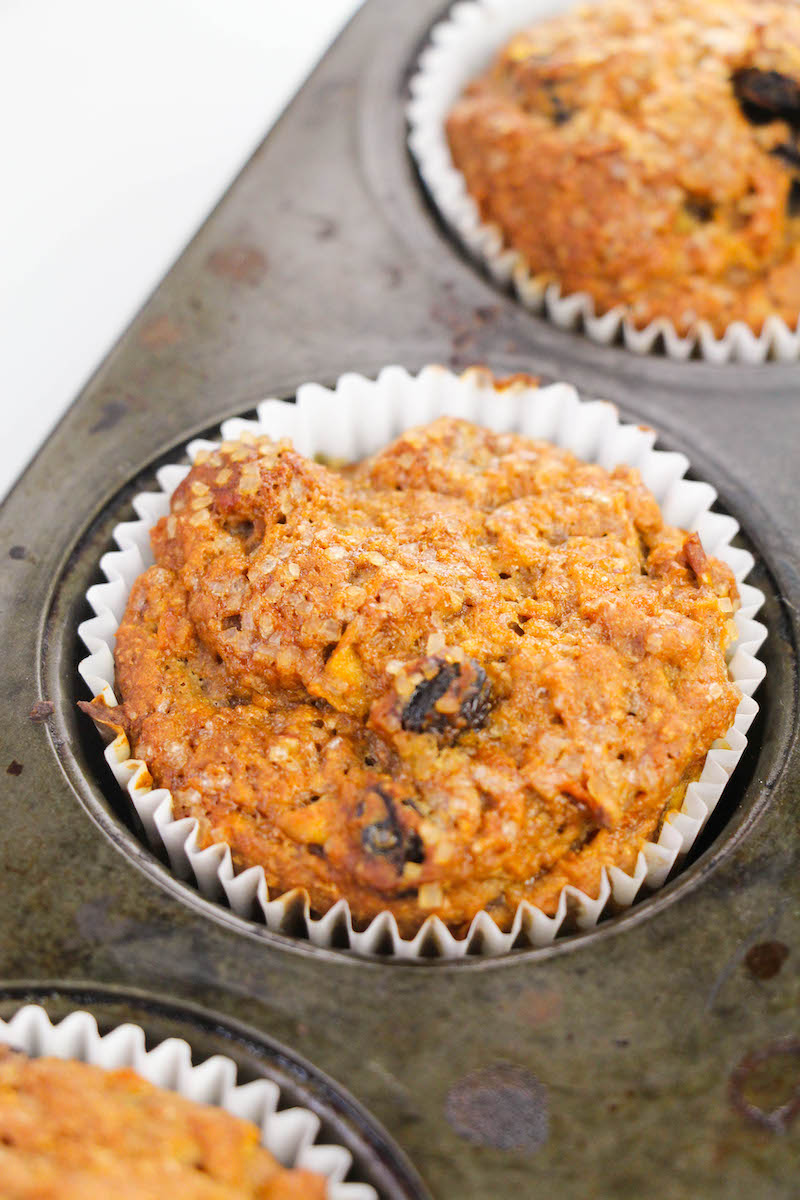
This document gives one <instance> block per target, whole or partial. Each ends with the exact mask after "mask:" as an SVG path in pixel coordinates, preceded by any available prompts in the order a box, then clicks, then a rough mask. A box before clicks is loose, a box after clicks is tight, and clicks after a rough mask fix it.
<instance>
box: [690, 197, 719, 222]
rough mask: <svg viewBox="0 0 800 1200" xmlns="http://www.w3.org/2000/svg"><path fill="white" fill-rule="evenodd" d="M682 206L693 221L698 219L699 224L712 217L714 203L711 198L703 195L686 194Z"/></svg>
mask: <svg viewBox="0 0 800 1200" xmlns="http://www.w3.org/2000/svg"><path fill="white" fill-rule="evenodd" d="M683 207H684V208H685V209H686V211H687V213H688V214H689V216H690V217H692V218H693V219H694V220H695V221H699V222H700V224H701V225H705V224H707V223H708V222H709V221H711V220H713V219H714V205H713V203H712V201H711V200H709V199H707V198H706V197H704V196H694V195H689V196H687V197H686V200H685V201H684V203H683Z"/></svg>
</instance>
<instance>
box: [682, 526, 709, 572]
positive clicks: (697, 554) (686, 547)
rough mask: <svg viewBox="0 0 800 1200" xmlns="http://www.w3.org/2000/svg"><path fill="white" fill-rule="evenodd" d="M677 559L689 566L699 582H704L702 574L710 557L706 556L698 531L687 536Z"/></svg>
mask: <svg viewBox="0 0 800 1200" xmlns="http://www.w3.org/2000/svg"><path fill="white" fill-rule="evenodd" d="M677 561H678V562H679V563H681V564H683V565H685V566H687V567H688V568H689V570H690V571H691V572H692V574H693V575H694V577H695V579H696V580H697V582H698V583H702V576H703V572H704V571H705V569H706V563H707V562H708V559H707V558H706V552H705V550H704V549H703V546H702V543H701V541H700V538H699V537H698V536H697V534H696V533H692V534H690V535H689V537H687V539H686V541H685V542H684V543H683V546H682V547H681V550H680V552H679V553H678V559H677Z"/></svg>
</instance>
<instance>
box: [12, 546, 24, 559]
mask: <svg viewBox="0 0 800 1200" xmlns="http://www.w3.org/2000/svg"><path fill="white" fill-rule="evenodd" d="M26 554H27V550H26V549H25V547H24V546H12V547H11V549H10V550H9V552H8V557H9V558H20V559H21V558H24V557H25V555H26Z"/></svg>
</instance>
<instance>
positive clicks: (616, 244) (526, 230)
mask: <svg viewBox="0 0 800 1200" xmlns="http://www.w3.org/2000/svg"><path fill="white" fill-rule="evenodd" d="M798 130H800V6H798V5H797V4H796V3H794V0H706V3H704V4H697V3H694V2H693V0H653V2H652V3H647V4H643V3H641V2H640V0H607V2H605V3H602V4H597V5H592V6H582V7H579V8H577V9H573V10H571V11H569V12H567V13H565V14H564V15H561V16H556V17H552V18H550V19H548V20H545V21H541V22H540V23H538V24H536V25H533V26H531V27H530V28H529V29H526V30H525V31H524V32H521V33H519V34H517V35H516V36H515V37H513V38H512V39H511V41H510V42H509V43H508V44H507V45H506V46H505V47H504V48H503V50H502V51H501V52H500V54H499V55H498V56H497V58H496V59H495V61H494V63H493V64H492V66H491V67H490V69H489V70H488V71H487V72H486V74H485V75H483V76H482V77H481V78H479V79H477V80H475V81H474V82H472V83H471V84H470V85H469V86H468V87H467V88H466V90H465V92H464V94H463V95H462V97H461V98H460V99H459V100H458V101H457V103H456V104H455V106H454V108H453V109H452V111H451V113H450V114H449V117H448V120H447V138H448V141H449V144H450V149H451V153H452V156H453V161H454V163H455V165H456V167H457V168H458V170H459V171H461V173H462V174H463V176H464V178H465V181H466V185H467V189H468V191H469V192H470V194H471V195H472V196H473V198H474V199H475V201H476V203H477V205H478V209H479V212H480V216H481V219H482V220H483V221H485V222H490V223H494V224H496V225H497V226H499V228H500V230H501V231H502V234H503V237H504V240H505V241H506V243H507V244H508V245H509V246H512V247H513V248H514V249H516V250H517V251H519V252H520V254H521V256H522V258H523V260H524V261H525V263H526V264H527V267H528V269H529V271H530V273H531V274H532V275H533V276H534V277H536V278H537V279H539V280H540V281H541V282H542V283H543V284H546V283H552V282H557V283H559V284H560V286H561V289H562V291H563V292H564V293H567V294H568V293H574V292H585V293H588V294H589V295H590V296H591V297H592V298H593V300H594V303H595V309H596V311H597V312H599V313H604V312H607V311H609V310H610V309H612V308H614V307H616V306H618V305H623V306H626V308H627V309H628V315H629V316H630V318H631V319H632V321H633V323H634V324H635V325H636V326H637V327H643V326H644V325H647V324H648V323H649V322H651V321H652V320H654V319H655V318H657V317H666V318H668V319H669V320H670V321H671V322H672V323H673V325H674V326H675V327H676V329H677V330H678V332H679V333H681V334H685V333H687V332H689V331H691V330H692V328H693V327H694V326H695V325H696V323H697V322H698V321H700V320H703V321H707V322H709V323H710V325H711V327H712V328H713V330H714V332H715V333H716V334H717V335H721V334H722V333H724V331H725V329H726V327H727V326H728V325H729V324H730V323H731V322H732V321H735V320H740V321H744V322H746V323H747V325H749V326H750V327H751V328H752V329H753V330H754V331H756V332H758V331H760V329H761V327H762V325H763V322H764V319H765V318H766V317H767V316H769V315H771V314H775V315H777V316H779V317H782V318H783V320H784V321H786V322H787V324H788V325H789V326H790V327H792V328H794V327H795V326H796V325H797V322H798V317H800V144H798V140H797V138H798Z"/></svg>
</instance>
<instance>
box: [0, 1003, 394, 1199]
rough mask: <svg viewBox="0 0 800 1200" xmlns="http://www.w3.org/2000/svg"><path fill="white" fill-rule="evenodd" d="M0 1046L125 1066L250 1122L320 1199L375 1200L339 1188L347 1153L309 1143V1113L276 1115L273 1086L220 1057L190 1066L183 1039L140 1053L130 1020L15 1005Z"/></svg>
mask: <svg viewBox="0 0 800 1200" xmlns="http://www.w3.org/2000/svg"><path fill="white" fill-rule="evenodd" d="M0 1044H5V1045H8V1046H10V1047H12V1048H13V1049H16V1050H21V1051H22V1052H23V1053H25V1054H27V1055H28V1057H30V1058H43V1057H46V1056H48V1057H55V1058H62V1059H77V1060H78V1061H80V1062H84V1063H90V1064H92V1065H94V1066H98V1067H103V1068H105V1069H109V1070H113V1069H118V1068H120V1067H130V1068H131V1069H132V1070H135V1071H136V1072H137V1073H138V1074H140V1075H142V1076H143V1077H144V1078H146V1079H148V1080H149V1082H150V1083H152V1084H154V1085H155V1086H156V1087H161V1088H164V1089H166V1090H167V1091H172V1092H177V1093H178V1094H179V1095H181V1096H183V1097H185V1099H187V1100H193V1101H195V1102H197V1103H199V1104H209V1105H212V1106H214V1107H216V1108H221V1109H224V1110H225V1111H226V1112H229V1113H231V1114H232V1115H233V1116H236V1117H244V1119H246V1120H249V1121H251V1122H252V1123H253V1124H255V1125H256V1126H258V1128H259V1130H260V1132H261V1144H262V1146H264V1147H265V1148H266V1149H268V1150H270V1152H271V1153H272V1154H273V1155H274V1156H275V1158H277V1159H278V1161H279V1162H281V1163H282V1165H283V1166H285V1167H305V1168H306V1169H307V1170H310V1171H315V1172H316V1173H317V1174H318V1175H322V1176H323V1177H324V1178H325V1179H326V1181H327V1192H328V1200H378V1196H377V1193H376V1191H375V1189H374V1188H373V1187H372V1186H371V1185H370V1184H364V1183H346V1182H344V1178H345V1176H346V1175H347V1172H348V1171H349V1170H350V1168H351V1166H352V1161H353V1156H352V1153H351V1151H350V1150H348V1149H347V1147H346V1146H341V1145H338V1144H336V1143H324V1142H319V1143H318V1142H317V1141H316V1137H317V1134H318V1132H319V1128H320V1121H319V1117H318V1116H317V1115H316V1114H315V1113H313V1112H312V1111H311V1110H310V1109H308V1108H303V1107H301V1106H300V1105H296V1106H294V1107H293V1108H291V1109H281V1110H280V1111H279V1110H278V1108H277V1105H278V1102H279V1099H280V1087H279V1085H278V1084H277V1083H276V1082H275V1081H274V1080H271V1079H257V1080H253V1081H251V1082H250V1083H246V1084H240V1083H238V1082H237V1077H238V1068H237V1066H236V1063H235V1062H234V1061H233V1059H231V1058H228V1057H227V1056H226V1055H223V1054H216V1055H214V1056H213V1058H210V1059H206V1060H205V1061H204V1062H202V1063H198V1064H197V1065H195V1064H194V1063H193V1061H192V1048H191V1045H190V1044H189V1042H188V1041H186V1040H185V1039H183V1038H177V1037H173V1038H167V1039H165V1040H164V1041H162V1042H159V1043H157V1044H156V1045H154V1046H152V1047H151V1048H150V1049H149V1050H147V1049H146V1045H145V1033H144V1030H143V1029H142V1028H141V1026H139V1025H136V1024H134V1023H133V1022H125V1023H124V1024H123V1025H118V1026H116V1027H115V1028H113V1029H111V1030H109V1031H108V1032H107V1033H105V1034H100V1032H99V1030H98V1028H97V1021H96V1018H95V1017H94V1015H93V1014H92V1013H90V1012H87V1011H85V1010H84V1009H75V1010H73V1011H72V1012H71V1013H69V1014H68V1015H67V1016H65V1017H63V1018H62V1019H61V1020H60V1021H59V1022H58V1023H57V1024H55V1025H54V1024H52V1022H51V1021H50V1017H49V1016H48V1014H47V1010H46V1009H45V1008H44V1006H42V1005H39V1004H26V1005H23V1006H22V1007H21V1008H19V1009H18V1010H17V1012H16V1013H14V1015H13V1016H12V1017H10V1018H9V1020H8V1021H3V1020H0Z"/></svg>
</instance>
